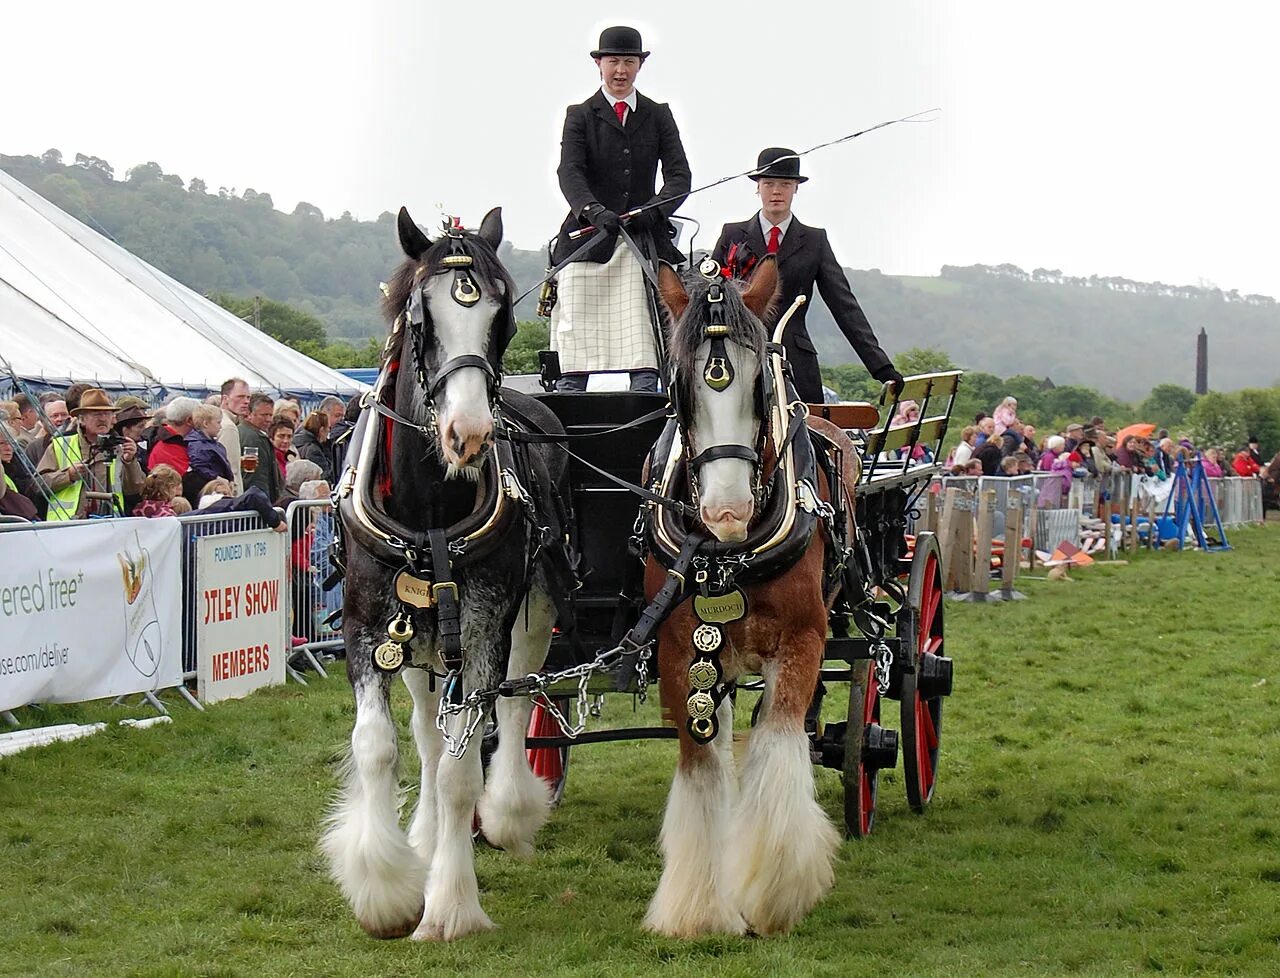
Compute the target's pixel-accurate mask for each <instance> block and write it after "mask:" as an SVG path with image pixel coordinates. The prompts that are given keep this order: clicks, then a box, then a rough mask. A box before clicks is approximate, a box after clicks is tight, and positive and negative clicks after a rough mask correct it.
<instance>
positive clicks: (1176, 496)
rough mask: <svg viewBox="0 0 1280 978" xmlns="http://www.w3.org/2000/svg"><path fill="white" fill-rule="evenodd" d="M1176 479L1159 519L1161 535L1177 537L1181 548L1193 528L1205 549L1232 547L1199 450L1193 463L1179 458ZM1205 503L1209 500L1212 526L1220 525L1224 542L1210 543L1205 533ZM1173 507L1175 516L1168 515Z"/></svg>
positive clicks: (1199, 542)
mask: <svg viewBox="0 0 1280 978" xmlns="http://www.w3.org/2000/svg"><path fill="white" fill-rule="evenodd" d="M1188 468H1189V469H1190V470H1191V474H1190V475H1188V474H1187V469H1188ZM1173 479H1174V482H1173V492H1171V493H1170V494H1169V501H1168V502H1166V503H1165V506H1164V515H1163V516H1162V517H1161V518H1160V519H1159V520H1158V521H1157V523H1156V526H1157V529H1158V530H1159V532H1160V536H1161V537H1164V538H1166V539H1171V540H1177V541H1178V549H1179V550H1181V549H1183V547H1184V546H1186V540H1187V531H1188V530H1190V531H1191V532H1192V533H1194V534H1195V539H1196V543H1197V544H1199V546H1200V549H1201V550H1203V551H1205V552H1206V553H1208V552H1211V551H1215V550H1230V549H1231V544H1229V543H1228V542H1227V531H1226V530H1225V529H1223V527H1222V517H1221V516H1220V515H1219V514H1218V503H1217V501H1216V500H1215V499H1214V498H1213V489H1212V488H1211V487H1210V486H1209V484H1208V483H1207V482H1206V481H1205V477H1204V469H1203V468H1202V467H1201V465H1200V456H1199V455H1198V454H1197V455H1196V457H1195V459H1194V460H1193V461H1192V462H1191V463H1190V465H1188V464H1187V462H1186V460H1185V459H1182V458H1179V459H1178V465H1177V468H1175V469H1174V473H1173ZM1206 503H1208V512H1209V515H1210V516H1211V517H1212V522H1211V523H1210V526H1211V527H1213V528H1216V529H1217V531H1218V539H1219V540H1220V541H1221V543H1210V542H1209V537H1208V535H1207V534H1206V533H1205V509H1206V507H1205V504H1206ZM1170 509H1172V510H1173V516H1172V517H1171V516H1170V515H1169V511H1170Z"/></svg>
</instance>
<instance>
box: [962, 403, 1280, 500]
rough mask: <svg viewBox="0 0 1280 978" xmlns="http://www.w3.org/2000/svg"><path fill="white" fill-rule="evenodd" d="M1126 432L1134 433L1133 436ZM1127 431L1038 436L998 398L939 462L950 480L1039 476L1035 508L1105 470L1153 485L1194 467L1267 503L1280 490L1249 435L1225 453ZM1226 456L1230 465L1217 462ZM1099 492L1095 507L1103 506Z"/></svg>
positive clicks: (1092, 427)
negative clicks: (1256, 486)
mask: <svg viewBox="0 0 1280 978" xmlns="http://www.w3.org/2000/svg"><path fill="white" fill-rule="evenodd" d="M1134 427H1139V429H1140V430H1139V431H1137V432H1135V431H1134V430H1133V428H1134ZM1153 428H1154V426H1130V427H1129V428H1122V429H1121V430H1120V431H1119V432H1112V431H1109V430H1108V429H1107V426H1106V423H1105V421H1104V419H1103V418H1101V417H1093V418H1090V419H1089V420H1088V421H1087V422H1085V421H1078V422H1072V423H1071V424H1068V425H1067V426H1066V427H1065V428H1064V429H1063V430H1062V431H1060V432H1053V433H1049V434H1045V435H1040V434H1039V433H1038V432H1037V431H1036V429H1035V427H1034V426H1033V425H1030V424H1028V423H1026V422H1025V421H1024V420H1023V419H1021V418H1019V417H1018V402H1017V400H1016V399H1015V398H1013V397H1006V398H1005V399H1004V400H1003V401H1001V402H1000V404H999V405H997V406H996V408H995V409H994V411H993V412H992V413H991V415H987V414H985V413H980V414H978V415H977V417H975V418H974V420H973V423H972V424H969V425H966V426H965V427H964V429H963V430H962V431H961V433H960V442H959V444H958V445H956V447H955V449H954V450H953V451H952V452H951V454H950V455H949V456H948V457H947V459H946V470H947V473H948V474H949V475H952V476H1017V475H1029V474H1032V473H1036V472H1039V473H1045V474H1046V477H1045V478H1042V479H1040V480H1039V481H1038V505H1039V506H1040V507H1042V508H1051V507H1058V506H1061V505H1062V503H1063V502H1064V500H1065V499H1066V497H1067V494H1068V493H1069V492H1070V490H1071V482H1072V480H1073V479H1077V478H1086V477H1097V476H1104V475H1107V474H1109V473H1111V472H1113V471H1126V472H1131V473H1135V474H1140V475H1147V476H1150V477H1152V478H1154V479H1156V480H1160V481H1163V480H1166V479H1170V478H1172V477H1173V476H1174V474H1175V472H1176V469H1177V466H1178V463H1179V462H1180V461H1181V462H1183V463H1184V464H1186V465H1199V466H1200V467H1201V468H1202V469H1203V470H1204V474H1205V475H1206V476H1207V477H1209V478H1221V477H1222V476H1223V475H1238V476H1241V477H1243V478H1257V479H1260V480H1262V482H1263V496H1264V499H1269V500H1271V501H1273V502H1274V500H1275V497H1276V489H1277V485H1280V452H1278V453H1276V455H1275V456H1274V457H1273V458H1272V459H1271V461H1270V462H1269V463H1268V462H1266V461H1265V460H1264V458H1265V457H1264V456H1263V454H1262V450H1261V446H1260V444H1259V442H1258V439H1257V437H1256V436H1250V438H1249V441H1248V443H1247V444H1246V445H1244V446H1242V447H1241V448H1240V449H1239V450H1238V451H1235V452H1234V453H1231V452H1230V451H1229V450H1228V449H1224V448H1223V447H1221V446H1209V447H1205V448H1204V449H1203V450H1201V449H1200V448H1198V447H1197V446H1196V445H1195V444H1194V443H1193V442H1192V441H1191V439H1190V438H1189V437H1188V436H1186V435H1181V436H1179V437H1178V438H1177V439H1176V440H1175V439H1174V438H1173V437H1171V436H1170V434H1169V432H1168V431H1167V430H1159V431H1155V430H1152V431H1151V433H1150V434H1143V433H1141V431H1142V430H1143V429H1153ZM1228 455H1230V463H1229V465H1228V464H1224V459H1226V458H1227V456H1228ZM1105 496H1106V494H1105V490H1104V492H1103V497H1104V498H1102V499H1101V500H1100V502H1101V503H1102V504H1104V505H1105V503H1106V502H1107V499H1106V498H1105Z"/></svg>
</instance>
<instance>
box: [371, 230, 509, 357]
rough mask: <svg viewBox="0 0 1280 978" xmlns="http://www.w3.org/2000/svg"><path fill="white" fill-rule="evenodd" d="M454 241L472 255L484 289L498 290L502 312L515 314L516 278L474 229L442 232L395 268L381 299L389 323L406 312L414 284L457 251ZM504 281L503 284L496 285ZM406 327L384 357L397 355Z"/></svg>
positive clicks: (477, 275)
mask: <svg viewBox="0 0 1280 978" xmlns="http://www.w3.org/2000/svg"><path fill="white" fill-rule="evenodd" d="M455 244H456V246H457V247H458V248H461V250H462V252H463V254H465V255H469V256H470V258H471V273H472V274H473V275H474V276H475V278H476V284H477V285H478V286H479V287H480V290H481V291H482V292H488V293H489V294H497V295H499V297H500V301H501V303H502V306H503V313H505V314H506V315H507V316H512V317H514V315H515V308H514V306H513V304H512V303H513V302H514V299H515V289H516V285H515V282H514V281H513V280H512V278H511V275H510V273H509V272H508V271H507V269H506V267H505V266H504V265H503V264H502V262H501V261H500V260H499V258H498V254H497V252H496V251H495V250H494V248H493V246H492V245H490V244H489V242H487V241H486V240H485V239H484V238H482V237H480V235H478V234H477V233H476V232H474V231H462V236H461V237H460V238H451V237H450V236H449V235H442V236H441V237H439V238H437V239H435V240H434V241H432V242H431V245H430V247H428V248H427V250H426V251H424V252H423V253H422V255H421V256H420V257H418V258H406V259H405V260H404V261H402V262H401V263H400V265H399V266H398V267H397V268H396V270H395V272H394V273H393V274H392V276H391V281H390V282H388V283H387V294H386V296H385V297H384V298H383V300H382V315H383V316H384V317H386V320H387V323H388V325H390V324H392V323H394V322H395V320H396V317H397V316H399V315H400V314H401V313H402V312H404V308H405V304H406V303H407V302H408V301H409V296H410V295H411V294H412V293H413V290H414V287H415V286H416V285H417V284H418V283H420V282H424V281H426V279H427V278H429V277H430V276H432V275H434V274H436V273H437V272H439V271H440V269H441V267H442V266H441V262H442V261H443V259H444V258H445V257H446V256H448V255H450V254H454V253H455ZM499 284H501V286H502V288H501V289H497V288H496V286H498V285H499ZM406 332H407V330H401V331H400V333H399V334H397V337H396V339H397V342H393V344H392V347H391V348H390V349H388V350H387V351H386V353H385V354H384V360H385V359H396V357H397V356H398V355H399V347H400V346H401V344H402V342H403V337H404V335H405V333H406Z"/></svg>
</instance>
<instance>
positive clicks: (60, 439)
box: [48, 433, 124, 522]
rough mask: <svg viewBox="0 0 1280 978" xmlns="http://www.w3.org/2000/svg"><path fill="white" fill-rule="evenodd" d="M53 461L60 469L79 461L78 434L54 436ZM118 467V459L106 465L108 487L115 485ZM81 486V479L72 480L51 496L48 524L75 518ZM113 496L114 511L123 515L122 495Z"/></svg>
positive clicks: (82, 483)
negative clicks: (52, 499)
mask: <svg viewBox="0 0 1280 978" xmlns="http://www.w3.org/2000/svg"><path fill="white" fill-rule="evenodd" d="M53 460H54V461H55V462H56V463H57V465H58V468H60V469H65V468H70V467H71V466H72V465H74V464H75V463H76V462H79V461H81V457H80V435H79V434H78V433H77V434H73V435H54V436H53ZM119 465H120V460H119V459H118V458H113V459H112V460H111V461H110V462H108V463H107V483H108V484H109V485H115V484H116V470H117V468H118V467H119ZM83 485H84V480H83V479H73V480H72V481H71V484H70V485H68V486H67V487H66V488H65V489H59V490H58V491H57V492H55V493H54V494H53V498H54V502H53V503H51V504H50V506H49V517H48V518H49V521H50V522H55V521H58V520H73V519H75V518H76V510H77V509H78V508H79V506H80V489H81V487H82V486H83ZM114 495H115V507H114V508H115V511H116V512H117V513H123V512H124V494H123V493H120V492H117V493H115V494H114Z"/></svg>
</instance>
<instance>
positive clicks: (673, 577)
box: [616, 533, 707, 692]
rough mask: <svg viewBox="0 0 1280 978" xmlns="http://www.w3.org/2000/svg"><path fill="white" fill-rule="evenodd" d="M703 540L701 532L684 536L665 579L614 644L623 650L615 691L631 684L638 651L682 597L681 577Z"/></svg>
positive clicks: (648, 640)
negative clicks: (636, 618) (626, 630)
mask: <svg viewBox="0 0 1280 978" xmlns="http://www.w3.org/2000/svg"><path fill="white" fill-rule="evenodd" d="M706 542H707V537H706V536H705V535H703V534H702V533H690V534H689V535H688V536H686V537H685V538H684V545H683V546H682V547H681V548H680V554H679V555H678V556H677V557H676V559H675V560H674V561H673V562H672V564H671V566H670V567H669V568H667V579H666V580H665V581H663V582H662V587H660V588H659V589H658V593H657V594H655V595H654V596H653V600H652V601H650V602H649V603H648V604H647V605H645V608H644V610H643V611H641V612H640V618H639V619H638V620H637V621H636V623H635V624H634V625H633V626H632V627H631V630H630V631H629V632H627V634H626V635H624V636H622V641H621V642H619V643H618V645H619V646H620V647H621V648H622V650H623V652H622V660H621V662H619V664H618V671H617V674H616V682H617V689H618V690H619V692H621V691H623V690H626V689H628V688H629V687H630V686H631V683H632V681H633V680H634V679H635V674H636V663H637V662H638V661H639V659H640V650H641V649H643V648H644V647H645V646H646V645H648V644H649V642H650V641H651V640H652V639H653V635H654V633H655V632H656V631H657V630H658V627H659V626H660V625H661V624H662V623H663V622H664V621H666V620H667V616H668V615H669V614H671V609H672V608H674V607H675V606H676V605H677V604H679V603H680V600H681V599H682V598H683V597H684V593H685V590H686V588H687V584H686V581H685V579H686V577H687V576H688V574H689V565H690V564H692V563H693V558H694V556H695V555H696V554H697V552H698V548H699V547H701V546H702V545H703V544H704V543H706Z"/></svg>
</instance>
